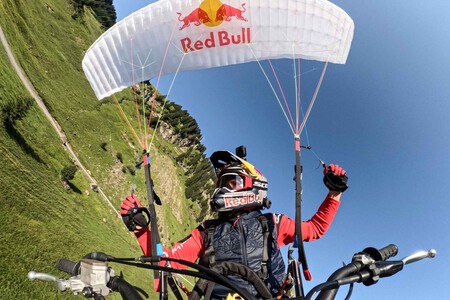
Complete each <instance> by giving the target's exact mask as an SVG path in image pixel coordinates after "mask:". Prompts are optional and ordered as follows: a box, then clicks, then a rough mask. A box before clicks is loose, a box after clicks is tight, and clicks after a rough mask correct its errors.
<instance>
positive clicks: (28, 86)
mask: <svg viewBox="0 0 450 300" xmlns="http://www.w3.org/2000/svg"><path fill="white" fill-rule="evenodd" d="M0 40H1V42H2V45H3V48H5V51H6V54H7V55H8V59H9V61H10V62H11V64H12V66H13V67H14V70H15V71H16V73H17V75H18V76H19V78H20V80H21V81H22V83H23V84H24V86H25V87H26V89H27V90H28V92H29V93H30V94H31V96H32V97H33V99H34V100H35V101H36V103H37V104H38V106H39V108H40V109H41V110H42V111H43V113H44V115H45V116H46V118H47V119H48V121H49V122H50V124H52V126H53V128H54V129H55V131H56V133H57V134H58V136H59V138H60V140H61V142H62V143H63V145H64V147H65V148H66V149H67V151H68V152H69V155H70V156H71V158H72V160H73V162H74V163H75V165H76V166H77V167H78V168H79V169H80V170H81V171H82V172H83V174H84V175H85V176H86V177H87V178H88V179H89V180H90V182H91V184H92V185H96V186H97V191H98V192H99V193H100V194H101V195H102V197H103V198H104V199H105V201H106V202H107V203H108V205H109V206H110V207H111V208H112V210H113V211H114V212H115V213H116V214H117V215H118V217H120V214H119V212H118V211H117V209H116V208H115V207H114V206H113V205H112V203H111V201H110V200H109V198H108V197H107V196H106V195H105V193H104V192H103V191H102V189H101V188H100V187H99V186H98V184H97V181H96V180H95V178H94V177H92V176H91V173H90V172H89V171H88V169H87V168H86V167H84V166H83V164H82V163H81V161H80V160H79V159H78V156H77V155H76V153H75V151H74V150H73V149H72V147H71V145H70V144H69V142H68V140H67V137H66V134H65V133H64V130H63V129H62V128H61V126H60V125H59V124H58V122H57V121H56V120H55V119H54V118H53V116H52V115H51V114H50V112H49V111H48V109H47V107H46V106H45V104H44V101H43V100H42V98H41V97H40V96H39V94H38V92H37V91H36V90H35V89H34V87H33V85H32V84H31V82H30V80H28V78H27V77H26V75H25V74H24V72H23V70H22V68H21V67H20V65H19V64H18V63H17V61H16V59H15V57H14V55H13V53H12V51H11V48H10V47H9V44H8V41H7V39H6V37H5V34H4V33H3V29H2V27H1V26H0Z"/></svg>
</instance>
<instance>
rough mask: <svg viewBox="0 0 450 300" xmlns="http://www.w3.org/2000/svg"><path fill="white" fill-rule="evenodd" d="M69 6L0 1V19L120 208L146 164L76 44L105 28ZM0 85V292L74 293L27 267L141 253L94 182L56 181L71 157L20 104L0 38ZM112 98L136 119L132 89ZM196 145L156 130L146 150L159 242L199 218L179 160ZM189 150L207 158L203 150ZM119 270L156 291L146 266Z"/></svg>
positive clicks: (50, 0)
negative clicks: (91, 80) (32, 277)
mask: <svg viewBox="0 0 450 300" xmlns="http://www.w3.org/2000/svg"><path fill="white" fill-rule="evenodd" d="M74 12H75V10H74V8H73V6H72V4H71V2H70V1H60V0H47V1H41V0H37V1H26V0H1V1H0V25H1V27H2V28H3V31H4V32H5V35H6V37H7V39H8V42H9V44H10V46H11V48H12V50H13V52H14V56H15V57H16V60H17V61H18V62H19V64H20V66H21V68H22V69H23V70H24V72H25V74H26V76H27V77H28V79H29V80H30V81H31V83H32V85H33V86H34V88H35V89H36V91H37V92H38V94H39V96H40V97H41V98H42V99H43V101H44V103H45V104H46V106H47V109H48V110H49V111H50V112H51V114H52V116H53V117H54V118H55V119H56V120H57V121H58V123H59V124H60V126H61V127H62V130H63V131H64V133H65V135H66V137H67V139H68V141H69V143H70V144H71V145H72V146H73V148H74V150H75V152H76V154H77V156H78V157H79V159H80V160H81V162H82V163H83V165H85V166H87V168H88V169H89V172H90V173H91V175H92V176H93V177H94V178H95V180H96V181H97V183H98V185H99V186H100V187H101V188H102V190H103V191H105V193H106V194H107V196H108V197H109V198H110V199H111V201H112V203H113V206H114V207H115V208H116V210H117V209H118V208H119V206H120V201H121V199H122V198H123V197H124V196H125V195H126V194H128V193H130V190H131V187H132V185H133V183H134V182H136V186H137V189H136V193H137V194H138V196H140V197H141V198H145V188H144V182H143V177H144V176H143V170H142V169H135V168H134V165H135V163H136V161H139V160H140V159H141V158H140V154H141V149H140V148H139V146H138V144H137V142H136V141H135V140H134V139H133V135H132V134H131V132H130V131H129V129H128V128H127V127H126V126H125V125H124V122H123V120H121V118H120V116H119V114H118V112H117V107H115V105H114V104H112V102H110V101H108V100H105V101H102V102H99V101H97V100H96V99H95V97H94V94H93V92H92V91H91V88H90V86H89V84H88V82H87V81H86V80H85V78H84V74H83V72H82V70H81V59H82V56H83V53H84V51H85V50H86V49H87V48H88V47H89V45H90V44H91V43H92V42H93V41H94V40H95V39H96V38H97V37H98V36H99V35H100V34H101V32H102V28H101V26H100V25H99V23H98V22H97V20H96V19H95V16H94V15H93V13H92V11H91V10H90V9H85V10H84V12H83V14H82V15H81V16H80V15H78V16H77V17H76V18H74V17H73V14H74ZM0 84H1V85H0V108H1V109H2V110H1V113H0V116H1V120H2V122H3V126H1V127H0V142H1V143H0V165H1V166H2V167H1V168H2V170H1V176H0V198H1V201H0V212H1V215H0V216H1V217H0V226H1V228H2V232H1V234H0V242H1V243H0V249H1V251H0V253H1V255H2V260H1V262H0V295H2V299H53V298H57V299H62V298H66V297H67V298H71V297H72V296H70V295H65V294H56V293H55V291H54V287H53V284H51V283H36V282H30V281H28V280H26V274H27V272H28V271H29V270H36V271H42V272H48V273H53V274H57V272H55V269H54V263H55V261H56V260H57V259H58V258H60V257H66V258H68V259H72V260H78V259H79V258H81V256H83V255H84V254H86V253H88V252H90V251H94V250H98V251H103V252H106V253H110V254H112V255H114V256H117V257H120V256H125V257H129V256H132V255H136V256H138V255H140V254H141V253H140V249H139V247H138V245H137V243H136V241H135V239H134V237H133V236H132V235H131V234H130V233H128V232H127V231H126V230H125V228H124V226H123V224H122V221H121V219H120V218H119V217H118V216H117V212H116V211H114V210H112V209H111V207H110V206H108V205H107V203H106V202H105V201H104V199H102V198H101V197H100V195H99V194H97V193H95V192H94V191H92V190H91V184H92V182H90V180H88V179H87V178H86V177H85V176H83V174H82V173H81V172H77V173H76V174H75V177H74V179H72V180H70V182H69V185H68V186H67V185H65V184H64V183H63V181H62V179H61V170H62V169H63V168H64V167H66V166H71V165H73V163H72V161H71V159H70V156H69V154H68V152H67V151H66V148H65V147H64V145H63V143H62V142H61V141H60V140H59V137H58V134H57V133H56V132H55V131H54V129H53V128H52V126H51V125H50V123H49V122H48V120H47V119H46V118H45V116H44V114H43V113H42V111H41V110H40V109H39V108H38V106H37V105H36V104H32V105H31V107H29V108H23V107H22V106H21V105H20V103H34V102H33V101H32V100H31V95H29V94H28V92H27V91H26V89H25V88H24V86H23V85H22V83H21V81H20V79H19V78H18V76H17V75H16V74H15V72H14V70H13V68H12V66H11V64H10V63H9V60H8V58H7V55H6V53H5V51H4V49H3V48H2V47H0ZM118 97H119V98H120V99H121V105H122V109H123V110H124V111H125V113H126V114H127V115H129V119H130V120H131V123H132V124H133V126H134V127H135V128H137V125H136V117H135V116H134V110H135V108H134V103H133V101H132V100H131V99H132V96H131V95H130V92H129V91H127V92H124V93H122V94H121V95H119V96H118ZM11 111H13V112H19V114H13V113H11ZM8 116H13V117H12V119H11V120H10V119H8ZM169 123H170V122H169V121H167V122H166V123H165V124H169ZM170 126H171V125H170V124H169V129H167V130H168V131H171V130H170ZM158 132H160V130H158ZM161 132H162V133H167V132H164V131H161ZM172 140H173V139H172ZM175 140H176V139H175ZM193 146H195V145H189V146H184V147H179V146H177V145H174V144H172V143H170V142H168V141H166V140H164V139H162V138H159V137H158V136H157V138H156V140H155V146H154V147H152V149H151V151H152V175H153V177H154V181H155V189H156V191H157V193H158V194H159V196H160V197H161V198H162V200H163V203H164V205H163V206H162V207H158V208H157V209H158V216H159V218H158V221H159V225H160V229H161V236H162V238H163V241H164V243H165V244H166V245H170V244H171V243H173V242H175V241H177V240H178V239H180V238H182V237H184V235H186V234H187V233H188V232H189V230H190V229H191V228H193V227H194V226H196V224H197V221H198V220H199V219H200V218H201V215H199V214H200V211H201V202H197V200H198V199H193V200H192V201H191V200H186V198H185V190H186V187H185V181H186V180H187V179H189V176H188V175H189V172H188V171H189V170H193V169H195V165H191V164H190V163H192V162H189V159H185V158H183V160H178V163H177V160H176V158H178V157H180V156H181V155H182V154H183V153H186V150H187V149H188V148H193ZM194 148H196V149H200V150H204V147H203V148H202V146H195V147H194ZM194 152H195V153H196V156H199V157H200V158H201V161H204V160H205V157H204V155H203V154H202V152H203V151H198V150H194ZM186 163H187V164H188V165H187V166H186V165H183V164H186ZM181 165H183V168H182V166H181ZM133 173H136V176H133V175H132V174H133ZM68 187H70V190H68V189H67V188H68ZM203 214H204V212H203ZM118 269H119V270H124V272H125V275H126V278H127V279H128V280H130V281H131V282H133V284H136V285H137V286H139V287H141V288H144V289H145V290H146V291H147V292H148V293H150V298H154V297H152V296H151V295H152V294H151V288H150V287H151V284H150V282H151V280H150V274H149V273H150V272H148V271H147V272H145V271H137V270H129V269H128V268H125V267H122V266H120V267H119V268H118ZM61 276H62V274H61ZM113 299H114V298H113Z"/></svg>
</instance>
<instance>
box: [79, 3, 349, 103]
mask: <svg viewBox="0 0 450 300" xmlns="http://www.w3.org/2000/svg"><path fill="white" fill-rule="evenodd" d="M353 29H354V25H353V21H352V19H351V18H350V17H349V16H348V15H347V14H346V13H345V12H344V11H343V10H342V9H341V8H339V7H337V6H336V5H334V4H333V3H331V2H329V1H326V0H262V1H246V0H222V1H221V0H203V1H202V0H161V1H158V2H155V3H153V4H150V5H148V6H147V7H145V8H143V9H141V10H139V11H137V12H135V13H133V14H132V15H130V16H128V17H127V18H125V19H123V20H122V21H121V22H119V23H117V24H116V25H115V26H113V27H111V28H110V29H109V30H108V31H107V32H105V33H104V34H103V35H102V36H101V37H100V38H99V39H98V40H97V41H96V42H95V43H94V44H93V45H92V46H91V47H90V48H89V49H88V51H87V53H86V55H85V57H84V59H83V70H84V72H85V74H86V77H87V79H88V80H89V82H90V84H91V86H92V88H93V89H94V92H95V94H96V96H97V98H98V99H102V98H104V97H107V96H111V95H112V94H114V93H116V92H118V91H120V90H123V89H124V88H126V87H129V86H131V85H133V84H135V83H136V82H140V81H144V80H149V79H152V78H155V77H157V76H161V75H165V74H171V73H178V72H179V71H184V70H195V69H205V68H212V67H220V66H226V65H231V64H239V63H245V62H250V61H259V60H265V59H277V58H291V59H292V58H302V59H310V60H317V61H324V62H331V63H338V64H343V63H345V62H346V59H347V56H348V53H349V50H350V45H351V41H352V38H353Z"/></svg>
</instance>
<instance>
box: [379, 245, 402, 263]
mask: <svg viewBox="0 0 450 300" xmlns="http://www.w3.org/2000/svg"><path fill="white" fill-rule="evenodd" d="M379 251H380V253H381V257H382V260H387V259H389V258H391V257H394V256H396V255H397V253H398V247H397V246H396V245H394V244H390V245H387V246H386V247H384V248H381V249H380V250H379Z"/></svg>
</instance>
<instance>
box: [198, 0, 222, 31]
mask: <svg viewBox="0 0 450 300" xmlns="http://www.w3.org/2000/svg"><path fill="white" fill-rule="evenodd" d="M221 7H222V2H220V1H219V0H205V1H203V2H202V3H201V4H200V8H201V9H202V10H203V11H205V12H206V13H207V14H208V17H209V20H208V22H204V23H203V24H204V25H205V26H208V27H215V26H219V25H220V24H221V23H222V22H223V20H216V16H217V11H218V10H219V9H220V8H221Z"/></svg>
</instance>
